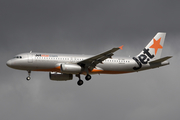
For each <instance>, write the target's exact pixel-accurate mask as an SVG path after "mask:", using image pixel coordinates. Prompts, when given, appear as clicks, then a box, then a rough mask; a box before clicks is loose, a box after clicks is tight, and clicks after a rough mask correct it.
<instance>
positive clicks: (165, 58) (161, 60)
mask: <svg viewBox="0 0 180 120" xmlns="http://www.w3.org/2000/svg"><path fill="white" fill-rule="evenodd" d="M171 57H172V56H167V57H163V58H160V59H157V60H154V61H151V62H149V63H150V64H152V63H161V62H164V61H166V60H167V59H169V58H171Z"/></svg>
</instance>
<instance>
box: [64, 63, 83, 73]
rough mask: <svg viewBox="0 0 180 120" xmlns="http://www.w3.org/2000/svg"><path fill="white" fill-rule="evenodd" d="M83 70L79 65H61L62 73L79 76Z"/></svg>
mask: <svg viewBox="0 0 180 120" xmlns="http://www.w3.org/2000/svg"><path fill="white" fill-rule="evenodd" d="M81 70H82V68H81V66H79V65H77V64H61V73H66V74H78V73H80V72H81Z"/></svg>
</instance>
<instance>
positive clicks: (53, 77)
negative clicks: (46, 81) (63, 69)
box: [49, 72, 73, 81]
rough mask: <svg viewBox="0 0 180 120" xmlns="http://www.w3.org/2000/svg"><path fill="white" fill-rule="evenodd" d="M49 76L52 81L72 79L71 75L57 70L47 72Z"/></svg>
mask: <svg viewBox="0 0 180 120" xmlns="http://www.w3.org/2000/svg"><path fill="white" fill-rule="evenodd" d="M49 78H50V79H51V80H53V81H67V80H72V79H73V75H72V74H63V73H57V72H49Z"/></svg>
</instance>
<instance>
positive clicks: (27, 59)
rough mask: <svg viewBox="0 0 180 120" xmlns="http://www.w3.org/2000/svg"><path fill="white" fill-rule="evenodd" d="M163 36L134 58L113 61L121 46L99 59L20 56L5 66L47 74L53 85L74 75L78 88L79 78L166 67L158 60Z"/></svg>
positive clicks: (28, 77)
mask: <svg viewBox="0 0 180 120" xmlns="http://www.w3.org/2000/svg"><path fill="white" fill-rule="evenodd" d="M165 36H166V33H162V32H159V33H157V34H156V35H155V36H154V38H153V39H152V40H151V41H150V42H149V43H148V44H147V46H146V47H145V48H144V49H143V50H142V51H141V52H140V53H139V54H138V55H137V56H135V57H132V58H130V57H113V58H112V56H113V55H114V52H116V51H117V50H119V49H121V50H122V49H123V46H120V47H117V48H112V49H110V50H108V51H106V52H103V53H100V54H98V55H94V56H90V55H74V54H55V53H36V52H29V53H22V54H18V55H16V56H15V57H14V58H13V59H10V60H8V61H7V63H6V64H7V66H9V67H11V68H14V69H18V70H25V71H27V72H28V76H27V78H26V79H27V80H30V79H31V77H30V74H31V71H45V72H49V78H50V79H51V80H54V81H66V80H72V79H73V75H75V76H76V77H78V78H79V80H78V81H77V84H78V85H79V86H81V85H82V84H83V80H82V79H81V75H85V79H86V80H87V81H89V80H90V79H91V75H92V74H123V73H132V72H138V71H142V70H147V69H152V68H157V67H161V66H165V65H168V64H169V62H168V61H166V60H167V59H169V58H171V57H172V56H166V57H163V58H161V53H162V49H163V44H164V40H165Z"/></svg>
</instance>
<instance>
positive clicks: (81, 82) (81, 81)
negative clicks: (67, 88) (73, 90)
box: [76, 74, 91, 86]
mask: <svg viewBox="0 0 180 120" xmlns="http://www.w3.org/2000/svg"><path fill="white" fill-rule="evenodd" d="M76 77H78V78H79V80H78V81H77V84H78V85H79V86H81V85H83V83H84V82H83V80H81V76H80V74H77V75H76ZM85 79H86V80H87V81H89V80H90V79H91V75H89V74H87V75H86V77H85Z"/></svg>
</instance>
